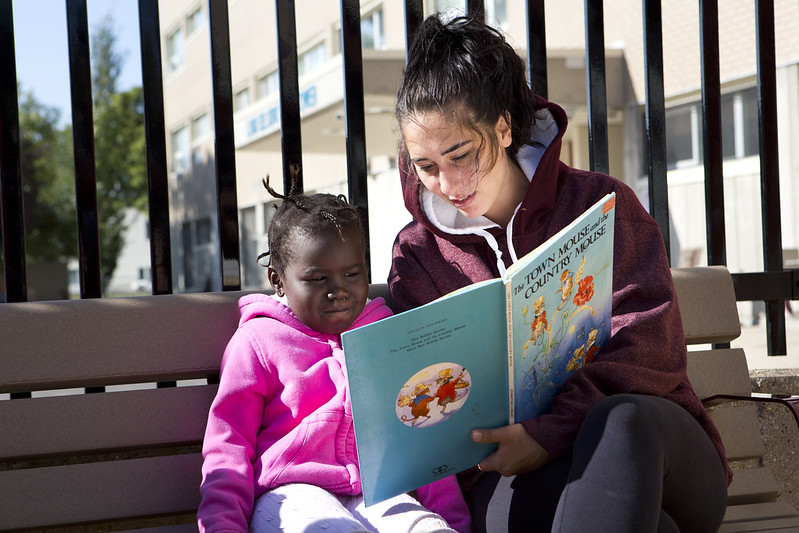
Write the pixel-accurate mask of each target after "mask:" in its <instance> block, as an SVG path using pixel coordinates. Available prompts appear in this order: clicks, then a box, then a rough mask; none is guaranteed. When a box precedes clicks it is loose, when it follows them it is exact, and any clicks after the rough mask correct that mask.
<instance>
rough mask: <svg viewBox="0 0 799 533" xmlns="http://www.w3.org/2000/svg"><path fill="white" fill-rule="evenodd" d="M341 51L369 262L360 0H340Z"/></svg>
mask: <svg viewBox="0 0 799 533" xmlns="http://www.w3.org/2000/svg"><path fill="white" fill-rule="evenodd" d="M341 55H342V59H343V62H344V65H343V67H344V115H345V120H346V130H347V134H346V135H347V138H346V143H347V144H346V151H347V184H348V190H349V200H350V203H352V204H353V205H355V206H356V207H357V208H358V211H359V212H360V214H361V220H362V221H363V227H364V230H365V231H366V235H365V237H366V262H367V265H368V264H370V258H371V253H370V250H369V199H368V195H367V188H366V185H367V183H366V122H365V119H364V103H363V57H362V56H363V54H362V53H361V7H360V2H359V1H358V0H341Z"/></svg>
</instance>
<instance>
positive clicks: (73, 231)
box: [19, 92, 78, 262]
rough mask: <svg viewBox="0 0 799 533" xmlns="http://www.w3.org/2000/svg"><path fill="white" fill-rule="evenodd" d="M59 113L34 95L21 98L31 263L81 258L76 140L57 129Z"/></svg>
mask: <svg viewBox="0 0 799 533" xmlns="http://www.w3.org/2000/svg"><path fill="white" fill-rule="evenodd" d="M60 118H61V114H60V112H59V110H58V109H56V108H54V107H49V106H46V105H43V104H41V103H40V102H39V101H38V100H37V99H36V97H35V96H34V95H33V94H32V93H30V92H26V93H22V94H20V97H19V130H20V170H21V172H22V187H23V209H24V214H25V228H26V231H25V234H26V235H25V249H26V254H27V257H28V260H29V261H32V262H47V261H59V260H65V259H67V258H69V257H75V256H76V255H77V249H78V245H77V228H76V224H75V217H76V215H75V184H74V179H73V176H74V174H73V172H72V168H73V156H72V145H71V141H72V135H71V132H70V131H69V129H64V128H59V127H58V122H59V120H60Z"/></svg>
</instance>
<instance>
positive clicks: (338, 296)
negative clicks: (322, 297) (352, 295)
mask: <svg viewBox="0 0 799 533" xmlns="http://www.w3.org/2000/svg"><path fill="white" fill-rule="evenodd" d="M347 298H349V295H348V294H347V291H346V290H344V288H343V287H336V288H333V289H330V290H329V291H328V293H327V299H328V300H330V301H333V300H346V299H347Z"/></svg>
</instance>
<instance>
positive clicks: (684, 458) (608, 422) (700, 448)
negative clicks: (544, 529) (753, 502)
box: [553, 394, 727, 533]
mask: <svg viewBox="0 0 799 533" xmlns="http://www.w3.org/2000/svg"><path fill="white" fill-rule="evenodd" d="M569 479H570V481H569V483H568V484H567V486H566V488H565V490H564V491H563V494H562V495H561V498H560V502H559V504H558V510H557V514H556V517H555V524H554V526H553V531H597V532H603V531H612V532H614V533H623V532H634V533H641V532H648V531H649V532H656V531H661V532H665V531H670V530H671V531H680V532H682V533H690V532H697V533H700V532H707V531H716V530H717V529H718V526H719V524H720V523H721V520H722V519H723V517H724V511H725V508H726V500H727V480H726V475H725V472H724V468H723V465H722V463H721V461H720V459H719V456H718V453H717V452H716V448H715V447H714V446H713V444H712V442H711V441H710V439H709V438H708V436H707V434H706V433H705V432H704V431H703V430H702V428H701V426H700V425H699V423H698V422H697V421H696V420H695V419H694V418H693V417H692V416H691V415H690V414H688V412H686V411H685V410H684V409H683V408H681V407H680V406H678V405H677V404H675V403H673V402H671V401H669V400H665V399H663V398H657V397H653V396H644V395H635V394H619V395H614V396H610V397H608V398H606V399H604V400H603V401H601V402H600V403H599V404H597V405H596V406H595V407H594V409H592V411H591V412H590V413H589V415H588V417H587V418H586V420H585V422H584V423H583V427H582V428H581V430H580V434H579V435H578V437H577V440H576V442H575V445H574V459H573V464H572V470H571V472H570V475H569ZM675 527H676V528H677V529H675Z"/></svg>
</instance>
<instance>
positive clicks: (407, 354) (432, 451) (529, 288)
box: [342, 195, 615, 505]
mask: <svg viewBox="0 0 799 533" xmlns="http://www.w3.org/2000/svg"><path fill="white" fill-rule="evenodd" d="M614 202H615V196H613V195H608V196H607V197H605V198H603V199H602V200H601V201H600V202H597V204H595V205H594V206H593V207H592V208H590V209H588V210H587V211H586V212H585V213H583V214H582V215H581V216H580V217H578V219H576V220H575V221H574V222H572V223H571V224H570V225H569V226H567V227H565V228H564V229H563V230H561V231H560V232H558V233H557V234H556V235H554V236H553V237H552V238H551V239H549V240H547V241H546V242H545V243H543V244H542V245H541V246H539V247H538V248H536V249H535V250H533V251H532V252H530V253H529V254H527V255H525V256H524V257H522V258H520V259H519V260H518V261H517V262H516V263H514V265H513V266H511V267H510V268H509V269H508V271H507V273H506V275H505V276H504V278H498V279H493V280H488V281H484V282H480V283H475V284H473V285H469V286H467V287H464V288H462V289H459V290H457V291H455V292H453V293H451V294H448V295H446V296H444V297H442V298H439V299H438V300H435V301H433V302H430V303H428V304H426V305H423V306H421V307H418V308H416V309H413V310H410V311H406V312H404V313H400V314H397V315H394V316H392V317H389V318H386V319H383V320H381V321H379V322H375V323H373V324H369V325H367V326H364V327H361V328H357V329H354V330H351V331H347V332H345V333H343V334H342V344H343V347H344V353H345V358H346V365H347V369H346V370H347V374H348V380H349V387H350V396H351V400H352V411H353V418H354V420H355V438H356V443H357V447H358V457H359V464H360V471H361V483H362V489H363V494H364V501H365V503H366V505H371V504H373V503H376V502H379V501H382V500H384V499H387V498H390V497H392V496H395V495H397V494H400V493H403V492H409V491H411V490H414V489H416V488H418V487H420V486H422V485H426V484H428V483H431V482H433V481H435V480H437V479H440V478H442V477H445V476H449V475H452V474H455V473H457V472H460V471H462V470H465V469H467V468H470V467H472V466H474V465H476V464H477V463H479V462H480V461H481V460H482V459H483V458H485V457H486V456H487V455H489V454H490V453H492V452H493V451H494V450H495V449H496V445H485V444H476V443H474V442H473V441H472V439H471V437H470V432H471V430H473V429H476V428H494V427H499V426H504V425H508V424H509V423H513V421H520V420H525V419H529V418H533V417H534V416H537V415H538V414H540V413H541V412H543V411H544V410H545V409H546V408H547V406H548V405H549V402H550V401H551V399H552V397H553V396H554V395H555V393H556V392H557V390H558V388H559V387H560V385H562V383H563V382H564V381H565V380H566V378H567V377H568V375H569V374H570V373H571V372H573V371H574V370H576V369H577V368H579V367H580V366H582V365H583V364H586V363H587V362H589V361H590V360H591V359H592V358H593V357H594V354H595V352H596V351H597V350H598V349H599V348H600V347H601V345H602V344H604V342H605V341H606V340H607V338H608V337H609V336H610V311H611V294H612V286H611V283H612V272H613V268H612V266H613V265H612V261H613V213H614Z"/></svg>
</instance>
